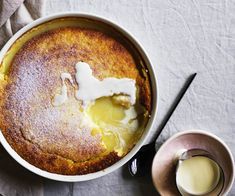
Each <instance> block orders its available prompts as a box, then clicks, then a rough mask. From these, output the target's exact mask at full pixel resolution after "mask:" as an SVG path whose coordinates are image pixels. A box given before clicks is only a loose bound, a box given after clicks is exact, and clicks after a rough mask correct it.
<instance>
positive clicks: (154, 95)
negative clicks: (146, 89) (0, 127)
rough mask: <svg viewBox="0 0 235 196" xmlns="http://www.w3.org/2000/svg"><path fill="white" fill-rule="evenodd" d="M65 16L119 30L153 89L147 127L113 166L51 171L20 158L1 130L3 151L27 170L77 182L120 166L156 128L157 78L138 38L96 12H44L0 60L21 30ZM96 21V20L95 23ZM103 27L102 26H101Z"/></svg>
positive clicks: (29, 25)
mask: <svg viewBox="0 0 235 196" xmlns="http://www.w3.org/2000/svg"><path fill="white" fill-rule="evenodd" d="M65 17H78V18H79V17H80V18H86V19H88V20H90V21H96V22H98V23H100V24H103V25H107V26H109V27H111V28H113V30H114V31H116V32H118V34H119V35H120V36H123V37H124V38H125V39H127V40H128V41H129V42H130V43H131V44H132V46H133V47H134V48H135V50H136V51H137V52H138V54H139V55H140V57H141V59H142V61H143V64H144V65H145V66H146V68H147V69H148V71H149V76H150V80H151V90H152V111H151V118H150V120H149V122H148V124H147V126H146V129H145V131H144V133H143V135H142V137H141V138H140V140H139V141H138V143H137V144H136V145H135V146H134V148H133V149H132V150H131V151H130V152H129V153H128V154H127V155H126V156H125V157H123V158H122V159H121V160H119V161H118V162H116V163H115V164H113V165H112V166H110V167H108V168H106V169H104V170H102V171H98V172H95V173H90V174H86V175H60V174H55V173H50V172H47V171H44V170H41V169H39V168H37V167H35V166H33V165H32V164H30V163H28V162H27V161H25V160H24V159H23V158H21V157H20V156H19V155H18V154H17V153H16V152H15V151H14V150H13V149H12V147H11V146H10V145H9V144H8V142H7V140H6V139H5V137H4V136H3V134H2V132H1V131H0V142H1V144H2V145H3V147H4V148H5V149H6V151H7V152H8V153H9V154H10V155H11V156H12V157H13V158H14V159H15V160H16V161H17V162H18V163H19V164H21V165H22V166H24V167H25V168H27V169H28V170H30V171H31V172H34V173H35V174H38V175H40V176H43V177H45V178H49V179H53V180H58V181H67V182H76V181H85V180H90V179H94V178H98V177H100V176H103V175H105V174H108V173H110V172H112V171H114V170H116V169H118V168H120V167H121V166H122V165H124V164H125V163H126V162H127V161H129V160H130V159H131V158H132V157H133V156H134V155H135V154H136V152H137V151H138V150H139V149H140V147H141V146H142V145H143V144H144V143H145V142H146V139H147V138H148V136H149V135H150V132H153V131H155V129H156V112H157V102H158V89H157V79H156V73H155V71H154V67H153V65H152V64H151V62H150V60H149V58H148V56H147V54H146V52H145V51H144V49H143V47H142V46H141V45H140V43H139V42H137V41H136V39H134V37H133V36H132V35H131V34H130V33H129V32H127V31H126V30H124V29H123V28H121V27H120V26H119V25H117V24H115V23H113V22H111V21H110V20H107V19H104V18H101V17H98V16H95V15H90V14H81V13H71V12H69V13H59V14H55V15H51V16H46V17H43V18H39V19H37V20H35V21H33V22H32V23H30V24H28V25H27V26H25V27H24V28H22V29H20V30H19V31H18V32H17V33H16V34H15V35H14V36H13V37H12V38H11V39H10V40H9V41H8V42H7V43H6V44H5V46H4V47H3V48H2V50H1V51H0V64H1V62H2V60H3V58H4V56H5V54H6V53H7V51H8V50H9V48H10V47H11V46H12V44H13V43H14V42H15V41H16V40H17V39H18V38H19V37H21V36H22V35H23V34H24V33H26V32H27V31H29V30H30V29H32V28H33V27H36V26H38V25H40V24H43V23H45V22H48V21H51V20H54V19H59V18H65ZM96 25H97V24H96ZM101 28H102V27H101Z"/></svg>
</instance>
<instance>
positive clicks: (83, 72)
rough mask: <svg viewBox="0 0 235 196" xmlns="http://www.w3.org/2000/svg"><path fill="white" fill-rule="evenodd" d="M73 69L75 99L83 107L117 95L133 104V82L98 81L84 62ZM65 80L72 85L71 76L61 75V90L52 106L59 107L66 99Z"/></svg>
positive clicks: (134, 97)
mask: <svg viewBox="0 0 235 196" xmlns="http://www.w3.org/2000/svg"><path fill="white" fill-rule="evenodd" d="M75 68H76V75H75V79H76V82H77V83H78V86H79V88H78V90H77V91H76V94H75V97H76V98H77V99H78V100H81V101H82V102H83V106H85V107H86V106H87V105H88V104H89V103H92V102H94V101H95V100H96V99H98V98H101V97H108V96H113V95H118V94H124V95H127V96H128V98H129V100H130V104H131V105H134V104H135V101H136V86H135V80H133V79H130V78H122V79H118V78H114V77H110V78H105V79H103V80H98V79H97V78H95V77H94V76H93V75H92V70H91V68H90V65H89V64H87V63H85V62H78V63H77V64H76V66H75ZM66 79H68V80H69V81H70V83H71V84H72V85H73V79H72V76H71V75H70V74H69V73H62V74H61V80H62V88H61V92H60V94H56V95H55V97H54V99H53V101H52V104H53V105H54V106H60V105H62V104H63V103H64V102H65V101H66V100H67V99H68V92H67V86H66V84H65V80H66Z"/></svg>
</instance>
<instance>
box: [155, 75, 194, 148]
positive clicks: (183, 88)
mask: <svg viewBox="0 0 235 196" xmlns="http://www.w3.org/2000/svg"><path fill="white" fill-rule="evenodd" d="M196 75H197V73H194V74H192V75H190V76H189V78H188V79H187V81H186V82H185V84H184V86H183V87H182V89H181V90H180V92H179V94H178V95H177V97H176V99H175V101H174V102H173V103H172V105H171V107H170V110H169V111H168V112H167V114H166V117H165V118H164V119H163V121H162V123H161V124H160V126H159V129H158V130H159V131H157V134H156V136H155V138H154V140H153V141H152V143H154V144H155V141H156V140H157V138H158V137H159V135H160V134H161V132H162V130H163V129H164V127H165V125H166V124H167V122H168V120H169V119H170V117H171V115H172V114H173V112H174V111H175V109H176V107H177V106H178V104H179V102H180V101H181V99H182V98H183V96H184V94H185V93H186V91H187V90H188V88H189V86H190V84H191V83H192V81H193V80H194V78H195V77H196Z"/></svg>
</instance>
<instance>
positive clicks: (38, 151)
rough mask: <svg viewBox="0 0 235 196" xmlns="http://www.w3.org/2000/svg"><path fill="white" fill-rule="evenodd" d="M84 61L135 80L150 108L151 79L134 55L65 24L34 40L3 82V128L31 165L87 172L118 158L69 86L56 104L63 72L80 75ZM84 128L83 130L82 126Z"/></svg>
mask: <svg viewBox="0 0 235 196" xmlns="http://www.w3.org/2000/svg"><path fill="white" fill-rule="evenodd" d="M78 61H84V62H87V63H88V64H90V65H91V68H92V70H93V74H94V76H95V77H97V78H99V79H103V78H106V77H117V78H123V77H128V78H133V79H135V80H136V83H137V85H138V87H139V90H140V91H139V95H140V96H139V97H140V101H141V104H143V105H144V106H145V108H146V109H147V110H148V111H149V112H150V109H151V92H150V84H149V79H148V78H145V77H143V76H141V75H140V73H139V70H138V69H137V67H136V63H135V61H134V59H133V57H132V56H131V54H130V53H129V52H128V51H127V49H125V47H123V46H122V45H121V44H120V43H119V42H118V41H116V40H115V39H113V38H111V37H109V36H107V35H106V34H104V33H102V32H99V31H95V30H90V29H81V28H78V27H76V28H75V27H65V28H60V29H55V30H51V31H48V32H45V33H42V34H40V35H38V36H36V37H34V38H32V39H30V40H29V41H28V42H27V43H26V44H24V45H23V47H22V48H21V49H20V51H19V52H17V54H16V55H15V57H14V60H13V61H12V64H11V66H10V69H9V72H8V76H7V77H6V80H5V84H4V85H0V86H1V87H0V110H1V113H0V129H1V130H2V133H3V134H4V136H5V137H6V139H7V141H8V142H9V144H10V145H11V146H12V147H13V149H14V150H15V151H16V152H17V153H18V154H19V155H20V156H21V157H22V158H24V159H25V160H27V161H28V162H29V163H31V164H33V165H35V166H37V167H39V168H41V169H43V170H46V171H49V172H53V173H59V174H71V175H75V174H87V173H92V172H96V171H99V170H102V169H105V168H106V167H108V166H110V165H112V164H113V163H115V162H117V161H118V160H119V159H120V158H121V157H119V156H118V155H117V153H115V152H110V153H108V154H107V153H105V149H104V147H103V146H102V145H101V144H100V141H101V138H100V135H95V136H91V133H90V132H89V131H87V127H84V126H83V125H82V122H81V119H80V118H79V115H80V113H79V112H80V111H79V110H78V109H77V108H79V102H78V101H77V100H75V98H74V96H73V92H74V91H73V87H72V86H71V85H67V86H68V88H69V89H68V93H69V96H70V97H71V99H69V100H68V101H67V102H66V103H65V104H63V105H62V106H61V107H53V106H52V104H51V99H52V96H53V95H54V94H55V92H57V91H58V87H60V86H61V80H60V74H61V73H62V72H68V73H71V74H72V75H74V74H75V68H74V65H75V64H76V63H77V62H78ZM78 129H79V130H78Z"/></svg>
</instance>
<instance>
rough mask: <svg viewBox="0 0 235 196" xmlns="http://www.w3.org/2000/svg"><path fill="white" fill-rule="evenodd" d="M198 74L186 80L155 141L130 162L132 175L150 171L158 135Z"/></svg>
mask: <svg viewBox="0 0 235 196" xmlns="http://www.w3.org/2000/svg"><path fill="white" fill-rule="evenodd" d="M196 75H197V73H194V74H192V75H191V76H189V78H188V80H187V81H186V83H185V84H184V86H183V88H182V89H181V91H180V92H179V94H178V96H177V98H176V99H175V101H174V102H173V104H172V106H171V108H170V110H169V111H168V112H167V114H166V117H165V118H164V120H163V121H162V123H161V124H160V126H159V131H157V135H156V136H155V138H154V139H153V141H152V142H151V143H149V144H147V145H144V146H142V147H141V148H140V150H139V151H138V152H137V153H136V154H135V156H134V157H133V158H132V159H131V160H130V161H129V162H128V168H129V172H130V174H131V175H132V176H143V175H145V173H146V171H150V168H151V164H152V160H153V157H154V155H155V153H156V150H155V141H156V139H157V138H158V136H159V135H160V134H161V132H162V130H163V129H164V127H165V125H166V123H167V122H168V120H169V119H170V117H171V115H172V114H173V112H174V110H175V109H176V107H177V106H178V104H179V102H180V100H181V99H182V98H183V96H184V94H185V92H186V91H187V89H188V88H189V86H190V84H191V83H192V81H193V79H194V78H195V76H196Z"/></svg>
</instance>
